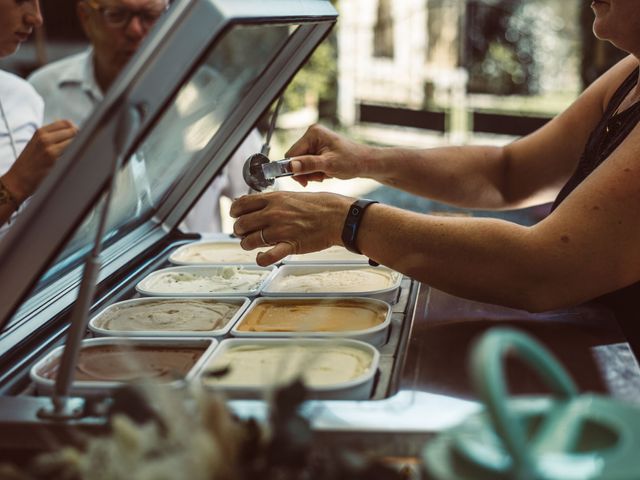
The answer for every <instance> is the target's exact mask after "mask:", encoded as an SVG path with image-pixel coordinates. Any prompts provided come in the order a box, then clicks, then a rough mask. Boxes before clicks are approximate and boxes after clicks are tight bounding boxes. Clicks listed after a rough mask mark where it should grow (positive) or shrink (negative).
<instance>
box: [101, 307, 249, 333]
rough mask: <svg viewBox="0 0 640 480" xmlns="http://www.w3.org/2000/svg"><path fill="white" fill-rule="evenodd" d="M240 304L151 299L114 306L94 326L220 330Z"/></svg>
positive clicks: (128, 328)
mask: <svg viewBox="0 0 640 480" xmlns="http://www.w3.org/2000/svg"><path fill="white" fill-rule="evenodd" d="M239 309H240V305H237V304H233V303H227V302H216V301H215V300H152V301H145V302H133V303H126V304H123V305H114V306H113V307H112V308H110V309H109V310H107V311H105V312H104V313H103V314H102V315H100V317H99V318H98V319H96V322H95V323H94V326H95V327H98V328H102V329H103V330H113V331H127V332H137V331H172V332H207V331H212V330H218V329H220V328H223V327H224V326H225V325H227V323H228V322H229V321H230V320H231V319H232V318H233V316H234V315H235V314H236V313H237V312H238V310H239Z"/></svg>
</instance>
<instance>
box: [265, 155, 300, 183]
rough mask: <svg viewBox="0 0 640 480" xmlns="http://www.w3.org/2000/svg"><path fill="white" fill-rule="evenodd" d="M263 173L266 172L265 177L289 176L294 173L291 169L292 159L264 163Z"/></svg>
mask: <svg viewBox="0 0 640 480" xmlns="http://www.w3.org/2000/svg"><path fill="white" fill-rule="evenodd" d="M262 173H264V177H265V178H267V179H272V178H280V177H289V176H291V175H293V172H292V171H291V160H289V159H288V158H285V159H284V160H277V161H275V162H269V163H265V164H263V165H262Z"/></svg>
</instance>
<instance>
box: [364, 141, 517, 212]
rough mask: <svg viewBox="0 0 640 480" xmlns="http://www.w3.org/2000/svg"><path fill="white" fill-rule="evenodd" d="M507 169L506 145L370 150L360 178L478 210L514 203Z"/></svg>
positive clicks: (510, 205)
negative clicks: (504, 146)
mask: <svg viewBox="0 0 640 480" xmlns="http://www.w3.org/2000/svg"><path fill="white" fill-rule="evenodd" d="M363 163H365V162H363ZM508 173H509V171H508V161H507V159H506V155H505V149H504V148H502V147H492V146H463V147H440V148H432V149H409V148H375V149H372V150H371V155H370V158H369V159H367V161H366V163H365V167H364V176H366V177H369V178H373V179H375V180H377V181H379V182H381V183H384V184H385V185H389V186H391V187H395V188H399V189H402V190H405V191H407V192H410V193H413V194H416V195H421V196H424V197H428V198H431V199H433V200H437V201H440V202H444V203H448V204H451V205H456V206H460V207H466V208H479V209H504V208H510V207H512V206H513V205H512V204H511V201H510V199H509V198H508V196H507V195H506V191H507V185H508Z"/></svg>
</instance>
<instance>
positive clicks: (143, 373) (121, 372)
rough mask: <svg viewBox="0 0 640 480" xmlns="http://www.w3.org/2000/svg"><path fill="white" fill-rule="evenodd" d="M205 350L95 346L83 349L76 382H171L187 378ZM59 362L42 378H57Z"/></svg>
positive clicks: (48, 366) (43, 374) (76, 372)
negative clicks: (145, 380)
mask: <svg viewBox="0 0 640 480" xmlns="http://www.w3.org/2000/svg"><path fill="white" fill-rule="evenodd" d="M204 351H205V349H204V348H196V347H194V348H191V347H185V348H179V347H157V346H141V345H140V346H130V345H92V346H88V347H84V348H82V349H81V350H80V356H79V358H78V363H77V365H76V370H75V373H74V380H76V381H89V382H128V381H133V380H142V379H150V380H153V381H156V382H171V381H174V380H176V379H180V378H184V377H185V376H186V375H187V373H189V371H190V370H191V369H192V368H193V366H194V365H195V364H196V362H197V361H198V360H199V359H200V357H201V356H202V354H203V353H204ZM59 366H60V359H57V360H56V361H53V362H51V363H50V364H49V365H47V367H45V368H44V369H43V371H41V372H39V373H40V375H41V376H43V377H44V378H48V379H52V380H53V379H55V378H56V375H57V373H58V368H59Z"/></svg>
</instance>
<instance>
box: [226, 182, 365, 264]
mask: <svg viewBox="0 0 640 480" xmlns="http://www.w3.org/2000/svg"><path fill="white" fill-rule="evenodd" d="M353 201H354V199H353V198H349V197H344V196H342V195H335V194H331V193H294V192H271V193H264V194H255V195H246V196H244V197H241V198H239V199H238V200H236V201H235V202H233V204H232V205H231V211H230V214H231V216H232V217H234V218H236V222H235V224H234V226H233V232H234V233H235V234H236V235H237V236H239V237H240V238H242V241H241V243H240V245H241V246H242V248H244V249H245V250H253V249H255V248H259V247H265V246H270V247H271V248H270V249H269V250H267V251H266V252H260V253H258V255H257V257H256V262H257V263H258V265H261V266H266V265H271V264H273V263H275V262H277V261H279V260H281V259H283V258H284V257H286V256H287V255H293V254H299V253H309V252H315V251H318V250H324V249H325V248H328V247H330V246H332V245H341V244H342V240H341V236H342V225H343V223H344V219H345V217H346V214H347V211H348V209H349V206H350V205H351V204H352V203H353Z"/></svg>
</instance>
